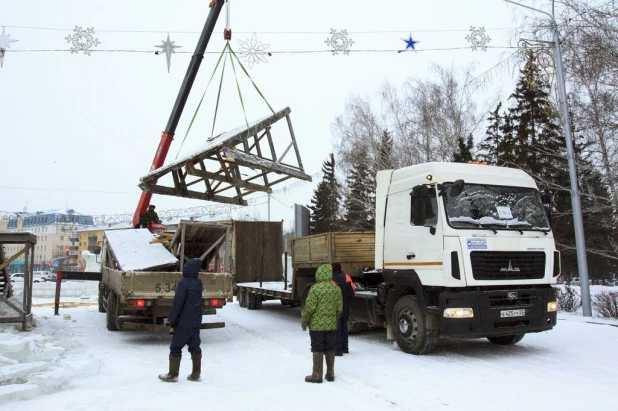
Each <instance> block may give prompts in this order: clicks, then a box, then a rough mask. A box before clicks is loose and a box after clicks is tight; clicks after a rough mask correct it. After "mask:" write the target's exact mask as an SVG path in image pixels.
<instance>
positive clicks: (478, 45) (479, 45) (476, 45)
mask: <svg viewBox="0 0 618 411" xmlns="http://www.w3.org/2000/svg"><path fill="white" fill-rule="evenodd" d="M466 41H468V43H470V45H471V46H472V51H475V50H476V49H481V51H487V45H488V44H489V42H490V41H491V38H490V37H489V36H488V35H487V33H485V27H479V28H478V29H477V28H476V27H474V26H470V34H468V35H467V36H466Z"/></svg>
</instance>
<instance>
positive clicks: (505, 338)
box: [487, 334, 526, 345]
mask: <svg viewBox="0 0 618 411" xmlns="http://www.w3.org/2000/svg"><path fill="white" fill-rule="evenodd" d="M524 335H526V334H513V335H501V336H500V337H487V339H488V340H489V341H490V342H491V343H493V344H498V345H513V344H517V343H518V342H520V341H521V340H522V339H523V338H524Z"/></svg>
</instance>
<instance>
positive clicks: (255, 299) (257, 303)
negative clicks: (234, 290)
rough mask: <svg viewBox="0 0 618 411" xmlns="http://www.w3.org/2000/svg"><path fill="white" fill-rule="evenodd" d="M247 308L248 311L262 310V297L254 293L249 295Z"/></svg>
mask: <svg viewBox="0 0 618 411" xmlns="http://www.w3.org/2000/svg"><path fill="white" fill-rule="evenodd" d="M247 308H248V309H250V310H259V309H260V308H262V296H261V295H258V294H255V293H249V302H248V304H247Z"/></svg>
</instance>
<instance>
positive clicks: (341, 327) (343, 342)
mask: <svg viewBox="0 0 618 411" xmlns="http://www.w3.org/2000/svg"><path fill="white" fill-rule="evenodd" d="M344 349H348V317H343V316H341V317H339V320H338V321H337V334H336V335H335V351H337V352H342V351H343V350H344Z"/></svg>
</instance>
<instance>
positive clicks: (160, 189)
mask: <svg viewBox="0 0 618 411" xmlns="http://www.w3.org/2000/svg"><path fill="white" fill-rule="evenodd" d="M139 187H140V188H141V189H142V190H144V191H147V192H149V193H153V194H161V195H167V196H175V197H178V196H179V195H178V192H177V191H176V189H174V188H171V187H164V186H160V185H158V184H143V183H142V184H140V186H139ZM186 198H194V199H196V200H206V201H215V202H218V203H225V204H239V205H244V206H246V205H247V202H246V201H245V200H243V199H242V198H241V199H239V198H235V197H223V196H217V195H213V196H212V198H211V197H210V196H208V194H206V193H198V192H197V191H191V190H189V191H188V192H187V196H186Z"/></svg>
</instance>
